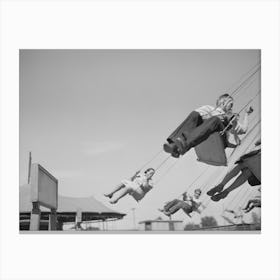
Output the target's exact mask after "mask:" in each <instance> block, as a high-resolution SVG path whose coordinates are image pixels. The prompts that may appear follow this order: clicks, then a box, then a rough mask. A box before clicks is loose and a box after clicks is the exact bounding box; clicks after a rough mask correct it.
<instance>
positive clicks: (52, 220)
mask: <svg viewBox="0 0 280 280" xmlns="http://www.w3.org/2000/svg"><path fill="white" fill-rule="evenodd" d="M56 224H57V214H56V210H55V209H51V213H50V216H49V230H56Z"/></svg>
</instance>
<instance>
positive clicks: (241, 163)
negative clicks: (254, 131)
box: [207, 140, 261, 201]
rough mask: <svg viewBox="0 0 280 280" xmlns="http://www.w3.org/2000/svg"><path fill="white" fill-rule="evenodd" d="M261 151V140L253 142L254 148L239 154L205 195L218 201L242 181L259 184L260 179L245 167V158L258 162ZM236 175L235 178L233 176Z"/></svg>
mask: <svg viewBox="0 0 280 280" xmlns="http://www.w3.org/2000/svg"><path fill="white" fill-rule="evenodd" d="M260 153H261V140H258V141H257V142H256V143H255V147H254V149H253V150H252V151H251V152H249V153H246V154H244V155H243V156H241V157H240V158H239V159H238V160H237V161H236V162H235V166H234V167H233V168H232V169H231V170H230V171H229V172H228V173H227V174H226V176H225V177H224V179H223V180H222V181H221V182H220V183H219V184H218V185H217V186H215V187H214V188H212V189H210V190H209V191H208V192H207V195H209V196H211V199H212V200H213V201H219V200H221V199H224V198H226V197H227V196H228V194H229V193H230V192H232V191H233V190H235V189H236V188H239V187H240V186H242V185H243V184H244V183H246V182H248V183H249V185H250V186H258V185H260V184H261V182H260V180H259V179H258V178H257V177H256V176H255V175H254V174H253V173H252V171H251V170H250V169H249V168H248V167H247V165H246V162H245V161H246V160H248V159H250V158H255V159H256V160H257V162H259V164H260V157H259V155H260ZM235 177H236V178H235ZM233 178H235V180H234V181H233V183H232V184H231V185H230V186H229V187H227V188H226V189H224V187H225V186H226V185H227V183H228V182H229V181H231V179H233Z"/></svg>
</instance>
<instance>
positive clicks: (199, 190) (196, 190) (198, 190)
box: [194, 189, 202, 194]
mask: <svg viewBox="0 0 280 280" xmlns="http://www.w3.org/2000/svg"><path fill="white" fill-rule="evenodd" d="M194 192H199V193H200V194H201V193H202V191H201V189H195V190H194Z"/></svg>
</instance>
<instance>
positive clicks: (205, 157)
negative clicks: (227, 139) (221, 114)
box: [194, 132, 227, 166]
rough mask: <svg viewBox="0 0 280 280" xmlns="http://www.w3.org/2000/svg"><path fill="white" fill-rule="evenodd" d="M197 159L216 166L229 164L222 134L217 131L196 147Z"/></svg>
mask: <svg viewBox="0 0 280 280" xmlns="http://www.w3.org/2000/svg"><path fill="white" fill-rule="evenodd" d="M194 149H195V152H196V155H197V160H198V161H201V162H204V163H206V164H210V165H215V166H227V157H226V153H225V146H224V141H223V138H222V136H221V135H220V134H219V133H218V132H215V133H213V134H211V135H210V136H209V137H208V138H207V139H206V140H205V141H203V142H202V143H201V144H199V145H197V146H196V147H195V148H194Z"/></svg>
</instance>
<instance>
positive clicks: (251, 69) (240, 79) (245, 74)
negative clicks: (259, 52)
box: [226, 60, 261, 92]
mask: <svg viewBox="0 0 280 280" xmlns="http://www.w3.org/2000/svg"><path fill="white" fill-rule="evenodd" d="M260 63H261V61H260V60H259V61H258V62H257V64H255V65H254V66H253V67H251V68H250V69H249V70H248V71H247V72H246V73H244V74H243V75H242V76H241V77H240V78H239V79H238V80H237V81H236V82H235V83H234V84H233V85H232V86H230V87H229V88H228V89H227V90H226V92H230V91H231V88H233V86H234V85H235V84H237V82H238V84H239V83H240V81H242V79H243V78H244V77H246V76H247V75H248V74H249V73H250V72H251V71H253V69H254V68H255V67H257V66H259V65H260Z"/></svg>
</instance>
